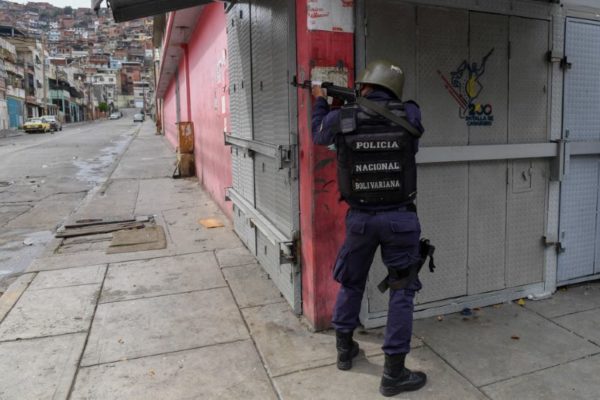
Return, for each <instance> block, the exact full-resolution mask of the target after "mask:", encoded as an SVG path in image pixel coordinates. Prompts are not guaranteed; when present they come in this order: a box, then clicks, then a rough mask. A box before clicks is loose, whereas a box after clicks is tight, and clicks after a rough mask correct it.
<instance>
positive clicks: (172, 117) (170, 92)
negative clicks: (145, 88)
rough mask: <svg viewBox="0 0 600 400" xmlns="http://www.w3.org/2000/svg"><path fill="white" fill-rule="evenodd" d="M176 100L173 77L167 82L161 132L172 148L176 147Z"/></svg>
mask: <svg viewBox="0 0 600 400" xmlns="http://www.w3.org/2000/svg"><path fill="white" fill-rule="evenodd" d="M176 122H177V100H176V99H175V79H173V80H172V81H171V83H170V84H169V88H168V89H167V93H166V94H165V98H164V102H163V118H162V124H163V132H164V135H165V137H166V138H167V140H168V141H169V143H171V146H173V149H175V148H177V126H176V125H175V123H176Z"/></svg>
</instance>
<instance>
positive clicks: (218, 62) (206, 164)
mask: <svg viewBox="0 0 600 400" xmlns="http://www.w3.org/2000/svg"><path fill="white" fill-rule="evenodd" d="M179 12H185V11H179ZM182 51H183V57H182V58H181V61H180V63H179V67H178V73H179V98H180V115H181V121H192V122H193V123H194V133H195V143H194V156H195V160H196V175H197V176H198V179H199V181H200V182H201V183H202V185H203V186H204V188H205V189H206V190H207V191H208V192H209V193H210V194H211V196H212V197H213V199H214V200H215V201H216V202H217V203H218V204H219V206H220V207H221V209H223V210H224V211H225V212H226V213H227V215H229V217H231V216H232V215H231V212H232V211H231V204H230V203H228V202H226V201H225V188H226V187H229V186H231V185H232V178H231V153H230V149H229V147H227V146H225V144H224V139H223V132H224V131H225V130H227V129H228V127H227V124H228V123H229V90H228V74H227V72H228V71H227V33H226V17H225V12H224V10H223V5H222V4H221V3H213V4H210V5H207V6H205V7H204V9H203V10H202V13H201V14H200V17H199V18H198V21H197V23H196V29H195V30H194V32H193V33H192V36H191V38H190V40H189V42H188V44H187V46H184V47H183V49H182ZM188 74H189V87H188V86H187V83H188ZM175 85H176V84H175V77H173V78H172V80H171V82H170V86H169V88H168V89H167V92H166V94H165V99H164V112H163V126H164V132H165V136H166V137H167V139H168V141H169V143H171V145H173V147H177V126H176V125H175V123H176V122H177V107H176V104H177V101H176V91H175ZM188 93H189V94H190V95H189V99H190V101H189V102H188Z"/></svg>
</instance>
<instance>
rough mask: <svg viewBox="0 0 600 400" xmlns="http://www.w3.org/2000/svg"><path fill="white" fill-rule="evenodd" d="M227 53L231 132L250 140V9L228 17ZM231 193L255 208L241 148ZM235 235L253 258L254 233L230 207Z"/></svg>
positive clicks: (239, 8) (249, 161) (250, 168)
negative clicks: (236, 234)
mask: <svg viewBox="0 0 600 400" xmlns="http://www.w3.org/2000/svg"><path fill="white" fill-rule="evenodd" d="M227 21H228V24H227V44H228V52H229V82H230V83H229V96H230V97H229V99H230V100H229V104H230V115H231V117H230V118H231V128H230V129H231V132H232V133H233V135H235V136H237V137H240V138H243V139H246V140H252V60H251V50H250V6H249V5H248V4H236V5H235V6H234V7H233V8H232V9H231V10H230V12H229V13H228V14H227ZM231 162H232V168H231V171H232V178H233V179H232V181H233V189H234V190H235V191H236V192H237V193H238V195H239V196H240V197H241V198H243V199H244V200H245V201H246V202H247V203H248V204H249V205H250V206H252V207H254V204H255V201H254V160H253V158H252V156H251V152H250V151H249V150H248V149H246V148H243V147H238V146H232V147H231ZM233 208H234V210H233V223H234V227H235V230H236V232H237V233H238V235H239V237H240V238H241V239H242V241H243V242H244V243H245V244H246V246H247V247H248V249H250V251H251V252H252V254H254V255H256V229H255V228H254V226H253V225H252V224H251V221H250V217H249V216H248V215H246V213H245V212H244V210H243V209H242V208H240V206H239V205H236V204H235V203H234V205H233Z"/></svg>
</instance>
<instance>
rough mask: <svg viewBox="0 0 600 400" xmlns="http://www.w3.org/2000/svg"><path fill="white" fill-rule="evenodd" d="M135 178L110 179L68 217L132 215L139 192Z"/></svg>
mask: <svg viewBox="0 0 600 400" xmlns="http://www.w3.org/2000/svg"><path fill="white" fill-rule="evenodd" d="M139 182H140V181H139V180H137V179H111V180H109V181H108V182H107V183H106V186H105V187H104V188H103V190H102V191H101V192H98V193H96V194H95V195H94V196H93V197H91V198H90V199H89V201H88V202H87V203H86V204H85V205H84V206H83V207H81V208H80V209H79V210H77V213H76V214H75V215H74V216H72V217H71V218H69V219H70V220H72V221H75V220H78V219H86V218H104V217H114V216H117V215H123V216H125V215H133V213H134V211H135V204H136V202H137V197H138V192H139Z"/></svg>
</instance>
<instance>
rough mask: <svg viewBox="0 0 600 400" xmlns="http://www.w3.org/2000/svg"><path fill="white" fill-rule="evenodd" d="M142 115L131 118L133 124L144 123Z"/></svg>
mask: <svg viewBox="0 0 600 400" xmlns="http://www.w3.org/2000/svg"><path fill="white" fill-rule="evenodd" d="M144 120H145V118H144V114H135V115H134V116H133V122H144Z"/></svg>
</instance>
